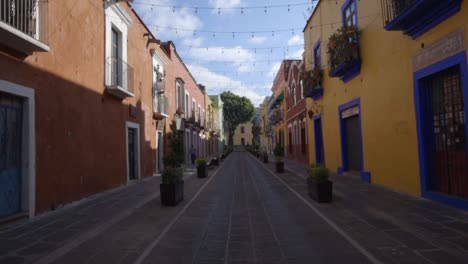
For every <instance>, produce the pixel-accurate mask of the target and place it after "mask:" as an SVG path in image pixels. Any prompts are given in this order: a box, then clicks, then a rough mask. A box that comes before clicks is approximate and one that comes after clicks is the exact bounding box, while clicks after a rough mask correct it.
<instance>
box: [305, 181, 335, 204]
mask: <svg viewBox="0 0 468 264" xmlns="http://www.w3.org/2000/svg"><path fill="white" fill-rule="evenodd" d="M307 189H308V192H309V196H310V197H311V198H312V199H314V200H315V201H317V202H319V203H329V202H331V201H332V198H333V182H331V181H328V180H327V181H325V182H317V181H316V180H315V179H314V178H312V177H308V178H307Z"/></svg>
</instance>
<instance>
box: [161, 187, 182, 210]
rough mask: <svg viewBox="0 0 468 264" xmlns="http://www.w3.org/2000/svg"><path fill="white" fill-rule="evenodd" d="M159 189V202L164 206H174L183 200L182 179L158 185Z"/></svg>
mask: <svg viewBox="0 0 468 264" xmlns="http://www.w3.org/2000/svg"><path fill="white" fill-rule="evenodd" d="M159 188H160V191H161V203H162V205H166V206H176V205H177V204H178V203H180V202H181V201H182V200H184V181H179V182H176V183H169V184H164V183H161V184H160V185H159Z"/></svg>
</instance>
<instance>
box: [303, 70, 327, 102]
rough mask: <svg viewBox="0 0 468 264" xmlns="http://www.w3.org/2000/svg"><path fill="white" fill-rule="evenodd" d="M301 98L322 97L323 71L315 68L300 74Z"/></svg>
mask: <svg viewBox="0 0 468 264" xmlns="http://www.w3.org/2000/svg"><path fill="white" fill-rule="evenodd" d="M301 80H302V85H303V88H304V89H303V96H304V97H309V98H313V99H319V98H320V97H322V96H323V84H322V83H323V70H322V69H320V68H317V67H315V68H314V69H313V70H311V71H306V72H304V73H302V74H301Z"/></svg>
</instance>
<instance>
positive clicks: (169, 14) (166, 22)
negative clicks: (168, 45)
mask: <svg viewBox="0 0 468 264" xmlns="http://www.w3.org/2000/svg"><path fill="white" fill-rule="evenodd" d="M158 4H161V5H168V6H170V5H171V4H174V3H173V2H172V1H170V0H161V1H159V2H158ZM134 7H135V9H136V10H137V12H138V14H139V15H140V16H141V17H142V18H143V20H144V21H145V23H146V24H147V26H148V27H149V28H150V29H151V31H152V32H153V33H154V34H155V35H156V37H157V38H162V37H163V38H174V37H187V36H193V31H196V30H200V29H201V28H202V26H203V23H202V21H201V20H200V18H199V17H197V16H196V15H195V14H194V12H193V10H192V9H189V8H176V9H174V10H169V9H168V8H163V7H153V6H151V5H134ZM156 26H159V27H156ZM167 28H176V29H187V30H177V31H176V30H174V29H167Z"/></svg>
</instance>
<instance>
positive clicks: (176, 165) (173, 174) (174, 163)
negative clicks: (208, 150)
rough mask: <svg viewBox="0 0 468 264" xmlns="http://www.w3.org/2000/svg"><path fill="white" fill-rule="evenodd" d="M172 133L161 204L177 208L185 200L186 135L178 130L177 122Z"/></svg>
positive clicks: (165, 166) (161, 188)
mask: <svg viewBox="0 0 468 264" xmlns="http://www.w3.org/2000/svg"><path fill="white" fill-rule="evenodd" d="M171 129H172V132H171V133H170V134H169V135H168V137H169V143H170V145H171V152H170V153H169V154H168V155H166V156H165V157H164V158H163V163H164V171H163V173H162V183H161V184H160V185H159V188H160V193H161V203H162V204H163V205H166V206H176V205H177V204H178V203H179V202H181V201H182V200H183V199H184V181H183V179H182V178H183V176H184V169H183V168H182V166H181V165H182V163H183V162H184V134H183V132H182V131H179V130H177V127H176V123H175V121H173V122H172V124H171Z"/></svg>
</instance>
